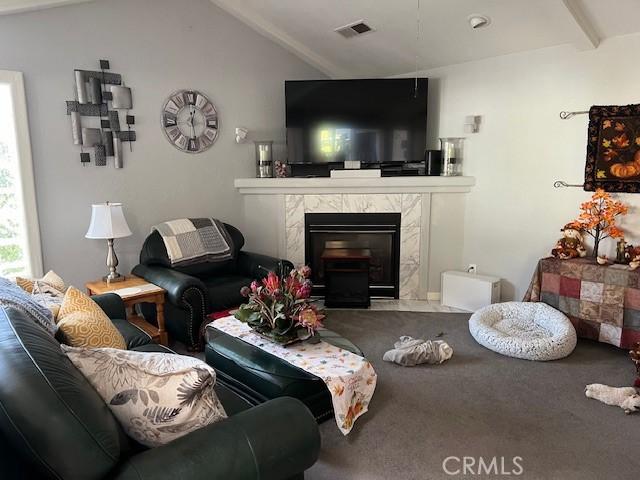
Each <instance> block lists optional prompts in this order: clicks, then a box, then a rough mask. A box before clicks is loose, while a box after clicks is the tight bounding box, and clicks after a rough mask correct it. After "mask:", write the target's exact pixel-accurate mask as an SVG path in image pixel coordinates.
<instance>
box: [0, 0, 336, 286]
mask: <svg viewBox="0 0 640 480" xmlns="http://www.w3.org/2000/svg"><path fill="white" fill-rule="evenodd" d="M101 58H105V59H108V60H110V61H111V67H112V71H114V72H117V73H120V74H122V76H123V79H124V81H125V82H126V84H127V85H128V86H130V87H131V88H132V89H133V102H134V108H133V110H132V112H131V113H132V114H134V115H136V127H135V130H136V131H137V133H138V139H139V140H138V141H137V142H136V143H134V144H133V152H129V148H128V145H126V144H125V146H124V147H125V151H124V161H125V168H124V169H122V170H115V169H114V168H113V167H111V166H109V167H95V166H87V167H82V166H81V165H80V162H79V152H80V151H79V148H78V147H76V146H74V145H73V144H72V141H71V127H70V123H69V117H67V116H66V114H65V113H66V112H65V103H64V102H65V100H70V99H72V98H73V92H74V90H73V88H74V87H73V85H74V77H73V70H74V68H83V69H96V68H97V67H98V60H99V59H101ZM0 69H4V70H18V71H22V72H24V75H25V84H26V92H27V103H28V108H29V116H30V125H31V140H32V145H33V157H34V167H35V177H36V178H35V180H36V193H37V203H38V210H39V215H40V229H41V237H42V243H43V255H44V267H45V269H48V268H53V269H55V270H56V271H57V272H59V273H60V274H61V275H62V276H63V277H64V278H65V279H67V280H68V281H69V282H71V283H73V284H75V285H78V286H81V285H83V284H84V282H86V281H87V280H91V279H94V278H96V277H97V276H99V275H101V274H103V272H104V270H105V268H106V267H105V266H104V257H105V255H106V244H104V243H103V242H101V241H97V240H87V239H85V238H84V234H85V232H86V229H87V226H88V223H89V216H90V211H91V208H90V205H91V203H95V202H103V201H105V200H110V201H120V202H123V203H124V205H125V214H126V216H127V219H128V221H129V224H130V226H131V229H132V231H133V232H134V235H133V236H132V237H130V238H126V239H122V240H120V241H117V245H116V249H117V253H118V255H119V257H120V263H121V268H120V270H121V271H123V272H128V271H129V270H130V269H131V267H132V266H133V265H135V264H136V263H137V257H138V253H139V250H140V246H141V244H142V241H143V239H144V238H145V236H146V235H147V233H148V232H149V229H150V227H151V226H152V225H153V224H155V223H158V222H160V221H162V220H167V219H171V218H177V217H185V216H214V217H218V218H220V219H223V220H224V221H228V222H230V223H236V224H240V223H241V221H242V210H241V202H240V196H239V194H238V193H237V192H236V191H235V189H234V188H233V179H234V178H237V177H247V176H253V175H254V171H255V169H254V166H253V165H254V164H253V144H252V143H248V144H245V145H236V144H235V143H234V128H235V127H236V126H240V125H242V126H246V127H248V128H249V129H250V130H251V131H252V134H253V135H254V138H258V139H273V140H276V141H277V142H280V144H282V142H283V139H284V80H285V79H306V78H324V75H322V74H321V73H319V72H318V71H316V70H315V69H313V68H312V67H310V66H309V65H307V64H306V63H304V62H302V61H301V60H299V59H298V58H297V57H295V56H293V55H292V54H290V53H288V52H286V51H285V50H284V49H282V48H281V47H279V46H277V45H276V44H274V43H273V42H271V41H269V40H267V39H265V38H264V37H262V36H260V35H259V34H258V33H256V32H254V31H253V30H251V29H250V28H249V27H247V26H245V25H244V24H242V23H240V22H239V21H238V20H236V19H235V18H233V17H231V16H229V15H228V14H226V13H224V12H223V11H222V10H220V9H219V8H217V7H215V6H214V5H213V4H212V3H211V2H210V1H209V0H189V1H172V0H101V1H99V2H93V3H87V4H81V5H73V6H68V7H61V8H54V9H49V10H43V11H38V12H31V13H25V14H20V15H11V16H5V17H0ZM180 88H194V89H199V90H202V91H203V92H204V93H206V94H207V95H208V96H209V98H210V99H211V100H212V101H213V103H214V104H215V105H216V107H217V108H218V112H219V115H220V122H221V130H220V135H219V138H218V140H217V142H216V144H215V145H214V146H213V147H212V148H211V149H209V150H208V151H207V152H206V153H202V154H199V155H189V154H185V153H181V152H179V151H178V150H176V149H174V148H173V147H172V146H171V145H170V144H169V143H168V142H167V141H166V140H165V138H164V135H163V133H162V131H161V129H160V109H161V106H162V103H163V101H164V99H165V98H166V97H167V96H168V95H169V94H170V93H171V92H172V91H174V90H177V89H180ZM280 151H282V145H280Z"/></svg>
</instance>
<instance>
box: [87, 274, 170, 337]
mask: <svg viewBox="0 0 640 480" xmlns="http://www.w3.org/2000/svg"><path fill="white" fill-rule="evenodd" d="M85 287H86V289H87V294H88V295H101V294H103V293H115V294H117V295H119V296H120V297H121V298H122V300H123V301H124V305H125V307H126V308H127V310H130V311H128V312H127V320H128V321H129V322H131V323H133V324H134V325H136V326H137V327H139V328H141V329H142V330H144V331H145V332H146V333H148V334H149V335H150V336H151V338H153V340H154V341H156V342H158V343H160V344H161V345H165V346H166V345H168V343H169V337H168V335H167V330H166V329H165V324H164V295H165V293H166V291H165V289H164V288H161V287H158V286H157V285H154V284H153V283H149V282H147V281H146V280H144V279H142V278H139V277H134V276H127V278H126V279H125V280H124V281H122V282H117V283H106V282H105V281H103V280H96V281H95V282H88V283H87V284H86V285H85ZM138 303H154V304H155V305H156V318H157V321H158V326H157V327H156V326H155V325H151V324H150V323H149V322H147V321H146V320H145V319H144V318H142V317H141V316H139V315H136V314H135V313H134V310H133V307H134V306H135V305H136V304H138Z"/></svg>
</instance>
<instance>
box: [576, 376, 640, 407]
mask: <svg viewBox="0 0 640 480" xmlns="http://www.w3.org/2000/svg"><path fill="white" fill-rule="evenodd" d="M584 394H585V395H586V396H587V397H589V398H595V399H596V400H600V401H601V402H603V403H606V404H607V405H616V406H618V407H620V408H622V409H623V410H624V413H632V412H636V411H638V410H640V395H638V393H637V392H636V389H635V388H633V387H621V388H617V387H610V386H609V385H602V384H601V383H592V384H590V385H587V388H586V389H585V391H584Z"/></svg>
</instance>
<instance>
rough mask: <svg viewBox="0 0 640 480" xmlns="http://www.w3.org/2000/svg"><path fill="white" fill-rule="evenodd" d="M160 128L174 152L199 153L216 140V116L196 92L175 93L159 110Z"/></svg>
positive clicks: (181, 91)
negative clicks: (160, 112)
mask: <svg viewBox="0 0 640 480" xmlns="http://www.w3.org/2000/svg"><path fill="white" fill-rule="evenodd" d="M162 129H163V130H164V133H165V135H166V136H167V139H168V140H169V142H170V143H171V144H172V145H173V146H174V147H176V148H177V149H178V150H182V151H183V152H187V153H201V152H204V151H205V150H207V149H208V148H209V147H211V145H213V142H215V141H216V138H218V113H217V112H216V108H215V107H214V106H213V104H212V103H211V102H210V101H209V99H208V98H207V97H206V96H205V95H203V94H202V93H201V92H198V91H197V90H178V91H177V92H174V93H172V94H171V95H170V96H169V98H167V101H166V102H165V103H164V106H163V107H162Z"/></svg>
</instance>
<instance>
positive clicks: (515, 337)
mask: <svg viewBox="0 0 640 480" xmlns="http://www.w3.org/2000/svg"><path fill="white" fill-rule="evenodd" d="M469 331H470V332H471V335H472V336H473V338H475V340H476V341H477V342H478V343H479V344H480V345H482V346H484V347H486V348H488V349H489V350H493V351H494V352H497V353H501V354H502V355H506V356H508V357H515V358H523V359H525V360H539V361H546V360H557V359H559V358H564V357H566V356H567V355H569V354H570V353H571V352H573V349H574V348H575V347H576V341H577V339H576V330H575V328H574V327H573V325H572V324H571V321H570V320H569V319H568V318H567V317H566V316H565V315H564V314H563V313H562V312H559V311H558V310H556V309H555V308H553V307H550V306H549V305H547V304H545V303H532V302H506V303H495V304H493V305H489V306H488V307H484V308H481V309H480V310H478V311H477V312H475V313H474V314H473V315H471V318H470V319H469Z"/></svg>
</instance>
